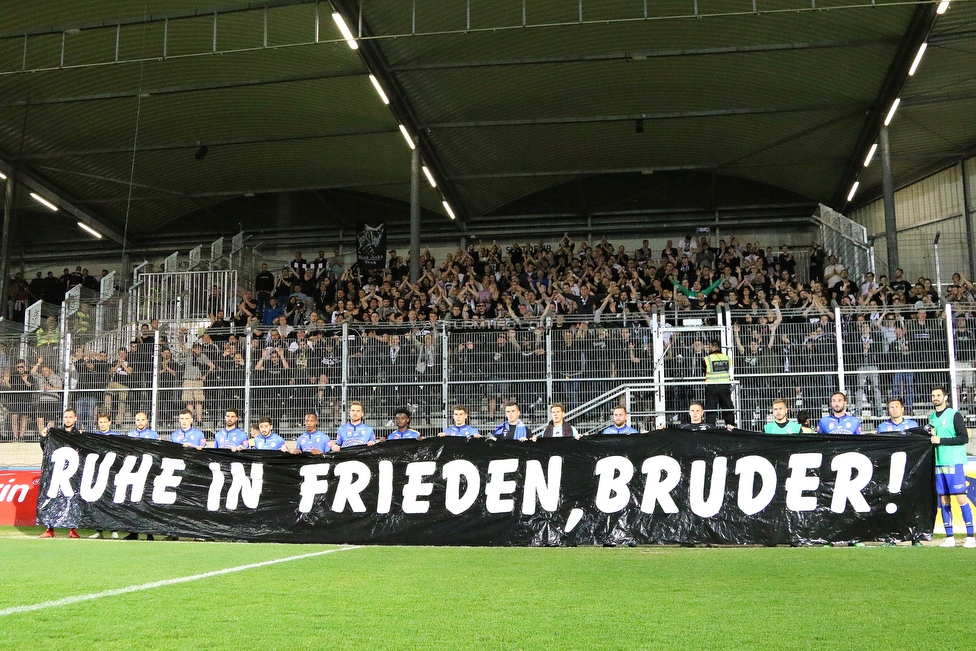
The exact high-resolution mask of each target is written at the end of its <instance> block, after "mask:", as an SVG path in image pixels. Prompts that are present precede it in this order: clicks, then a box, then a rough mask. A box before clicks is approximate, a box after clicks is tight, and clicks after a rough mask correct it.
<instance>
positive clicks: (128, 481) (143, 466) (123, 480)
mask: <svg viewBox="0 0 976 651" xmlns="http://www.w3.org/2000/svg"><path fill="white" fill-rule="evenodd" d="M138 459H139V457H135V456H128V457H126V458H125V460H124V461H123V462H122V467H121V468H120V469H119V471H118V472H117V473H115V497H114V498H112V501H113V502H115V503H116V504H121V503H122V502H124V501H125V492H126V489H127V488H129V487H130V486H131V487H132V492H131V495H130V497H129V501H130V502H141V501H142V494H143V493H144V492H145V490H146V481H147V480H148V479H149V471H150V470H151V469H152V463H153V458H152V455H151V454H144V455H142V461H141V462H140V463H139V470H136V471H135V472H133V471H132V469H133V468H134V467H135V465H136V461H137V460H138Z"/></svg>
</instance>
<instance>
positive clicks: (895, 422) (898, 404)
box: [878, 398, 919, 434]
mask: <svg viewBox="0 0 976 651" xmlns="http://www.w3.org/2000/svg"><path fill="white" fill-rule="evenodd" d="M918 426H919V425H918V423H917V422H915V421H914V420H912V419H911V418H905V403H904V402H902V400H901V398H892V399H891V400H889V401H888V420H885V421H882V422H880V423H878V434H884V433H885V432H904V431H905V430H908V429H915V428H916V427H918Z"/></svg>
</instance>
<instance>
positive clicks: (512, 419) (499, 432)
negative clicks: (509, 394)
mask: <svg viewBox="0 0 976 651" xmlns="http://www.w3.org/2000/svg"><path fill="white" fill-rule="evenodd" d="M521 415H522V411H521V410H520V409H519V405H518V403H517V402H515V401H514V400H510V401H508V402H506V403H505V422H504V423H502V424H501V425H499V426H498V427H496V428H495V431H494V432H492V433H491V436H490V437H489V438H490V439H492V440H494V439H512V440H515V441H525V440H527V436H528V433H529V428H528V427H526V425H525V423H523V422H522V419H521V418H520V416H521Z"/></svg>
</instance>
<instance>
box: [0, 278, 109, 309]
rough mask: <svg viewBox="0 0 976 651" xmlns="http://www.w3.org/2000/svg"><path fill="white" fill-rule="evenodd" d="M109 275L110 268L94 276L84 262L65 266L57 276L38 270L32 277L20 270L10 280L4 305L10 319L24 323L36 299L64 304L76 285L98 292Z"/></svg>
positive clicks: (53, 303)
mask: <svg viewBox="0 0 976 651" xmlns="http://www.w3.org/2000/svg"><path fill="white" fill-rule="evenodd" d="M108 275H109V271H108V269H102V272H101V275H100V276H92V275H91V274H90V273H89V272H88V269H85V268H82V267H81V265H78V266H76V267H75V270H74V271H71V270H70V269H68V267H65V268H64V271H63V272H62V274H61V275H60V276H55V275H54V272H53V271H48V272H47V275H46V276H45V275H44V272H42V271H38V272H35V275H34V277H33V278H31V279H30V280H27V279H26V278H24V274H22V273H21V272H19V271H18V272H17V273H15V274H14V275H13V276H11V277H10V278H9V279H8V280H7V296H6V297H5V300H4V305H3V307H4V310H5V314H4V316H6V317H7V318H8V319H9V320H10V321H14V322H16V323H23V322H24V313H25V312H26V311H27V308H28V307H30V306H31V305H33V304H34V303H36V302H37V301H44V302H45V303H50V304H51V305H61V303H62V302H63V301H64V297H65V294H67V293H68V291H69V290H71V289H72V288H73V287H75V286H77V285H81V286H82V287H84V288H85V289H87V290H89V291H92V292H97V291H99V288H100V287H101V282H102V278H105V277H106V276H108Z"/></svg>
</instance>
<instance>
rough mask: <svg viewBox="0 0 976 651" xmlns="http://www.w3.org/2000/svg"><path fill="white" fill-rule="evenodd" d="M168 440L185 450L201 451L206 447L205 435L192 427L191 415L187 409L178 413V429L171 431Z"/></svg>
mask: <svg viewBox="0 0 976 651" xmlns="http://www.w3.org/2000/svg"><path fill="white" fill-rule="evenodd" d="M169 440H170V441H171V442H172V443H176V444H177V445H182V446H183V447H185V448H196V449H197V450H202V449H203V448H204V446H206V445H207V437H206V435H205V434H204V433H203V432H202V431H200V430H199V429H197V428H196V427H194V426H193V414H192V413H191V412H190V410H189V409H184V410H183V411H181V412H180V428H179V429H175V430H173V433H172V434H170V435H169Z"/></svg>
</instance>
